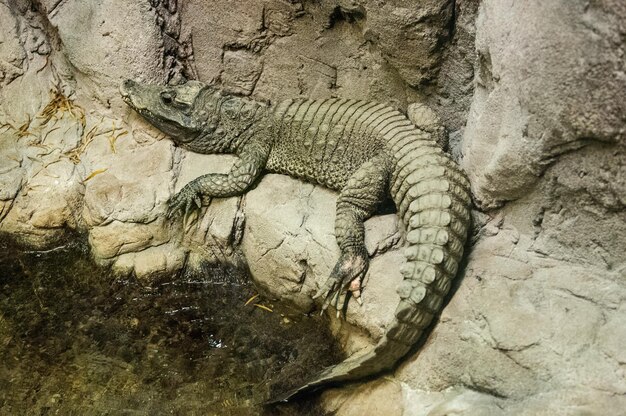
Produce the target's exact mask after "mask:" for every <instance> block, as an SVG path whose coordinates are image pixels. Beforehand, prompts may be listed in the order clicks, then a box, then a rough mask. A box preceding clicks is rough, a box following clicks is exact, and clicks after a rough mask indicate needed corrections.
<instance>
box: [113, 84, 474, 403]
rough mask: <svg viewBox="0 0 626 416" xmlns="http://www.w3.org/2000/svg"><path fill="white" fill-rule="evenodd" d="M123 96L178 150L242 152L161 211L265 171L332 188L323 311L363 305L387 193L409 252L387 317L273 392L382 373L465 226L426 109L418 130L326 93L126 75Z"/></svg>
mask: <svg viewBox="0 0 626 416" xmlns="http://www.w3.org/2000/svg"><path fill="white" fill-rule="evenodd" d="M121 93H122V96H123V98H124V100H125V101H126V102H127V103H128V104H129V105H130V106H131V107H133V108H134V109H135V110H136V111H138V112H139V113H140V114H141V115H143V116H144V117H145V118H146V119H148V121H150V122H151V123H152V124H154V125H155V126H156V127H158V128H159V129H161V130H163V131H164V132H165V133H167V134H168V135H169V136H170V137H171V139H172V140H174V141H175V142H176V143H178V144H179V145H180V146H181V147H184V148H186V149H188V150H191V151H194V152H199V153H232V154H235V155H237V156H238V157H239V159H238V161H237V162H236V163H235V164H234V166H233V168H232V169H231V171H230V172H229V173H227V174H208V175H204V176H201V177H199V178H196V179H195V180H193V181H191V182H190V183H188V184H187V185H186V186H185V187H184V188H183V189H182V190H181V191H180V192H179V193H178V194H176V196H174V197H173V199H172V200H171V201H170V204H169V215H174V214H177V213H182V214H183V215H187V214H188V213H189V212H190V211H191V210H193V209H195V208H196V207H199V206H200V204H201V200H202V197H205V198H206V197H227V196H234V195H240V194H242V193H244V192H245V191H246V190H247V189H248V188H249V187H250V185H251V184H252V183H253V182H254V181H255V180H256V179H257V178H258V177H259V176H260V175H261V174H262V173H263V172H264V171H269V172H276V173H282V174H287V175H290V176H292V177H296V178H300V179H303V180H306V181H310V182H314V183H319V184H321V185H324V186H326V187H328V188H331V189H334V190H336V191H339V198H338V200H337V215H336V220H335V234H336V238H337V243H338V245H339V248H340V250H341V255H340V257H339V260H338V261H337V264H336V266H335V267H334V269H333V271H332V272H331V275H330V277H329V278H328V280H327V281H326V283H325V284H324V285H323V286H322V287H321V288H320V290H319V291H318V292H317V294H316V295H315V297H323V298H324V300H323V305H322V309H323V310H325V309H327V308H328V307H329V306H330V305H333V306H334V308H335V309H336V310H337V314H338V315H339V311H340V310H342V309H344V308H345V306H346V302H347V301H348V299H349V297H350V296H352V297H355V298H356V299H357V300H358V301H359V302H360V298H359V296H360V291H361V280H362V279H363V277H364V276H365V273H366V272H367V268H368V262H369V258H368V255H367V251H366V249H365V244H364V227H363V221H364V220H366V219H367V218H369V217H370V216H371V215H373V214H374V212H375V211H376V208H377V207H378V205H379V204H380V203H381V202H382V201H383V200H384V199H385V197H386V196H388V195H390V196H391V197H392V199H393V200H394V202H395V204H396V207H397V208H398V215H399V216H400V218H401V219H402V220H403V223H404V226H405V229H406V235H405V239H406V248H405V255H406V258H407V262H406V264H405V265H404V266H402V268H401V273H402V275H403V277H404V280H403V282H402V284H401V285H400V287H399V288H398V293H399V295H400V299H401V300H400V303H399V304H398V307H397V309H396V312H395V319H394V321H393V322H392V323H391V324H390V325H389V326H388V328H387V331H386V333H385V335H384V336H383V337H382V339H381V340H380V341H379V342H378V344H377V345H376V346H375V347H374V349H373V350H372V351H370V352H368V353H365V354H361V355H358V356H352V357H350V358H348V359H347V360H345V361H343V362H342V363H340V364H338V365H336V366H333V367H329V368H328V369H326V370H324V371H323V372H322V373H321V374H319V375H318V376H317V377H315V378H313V379H312V380H311V381H310V382H308V383H305V384H304V385H302V386H300V387H298V388H297V389H295V390H293V391H291V392H289V393H287V394H286V395H284V396H283V397H281V398H279V399H278V400H287V399H289V398H291V397H293V396H294V395H296V394H298V393H300V392H302V391H305V390H311V389H314V388H317V387H319V386H322V385H324V384H328V383H336V382H341V381H348V380H355V379H358V378H362V377H365V376H368V375H371V374H375V373H378V372H380V371H383V370H387V369H390V368H392V367H393V366H394V365H395V364H396V362H397V361H398V360H399V359H400V358H401V357H403V356H404V355H405V354H406V353H407V352H408V351H409V350H410V349H411V347H412V346H413V345H415V343H416V342H417V341H418V340H419V338H420V337H421V336H422V335H423V333H424V330H425V329H426V328H427V327H428V325H429V324H430V322H431V321H432V319H433V317H434V316H435V315H436V314H437V313H438V312H439V310H440V308H441V305H442V303H443V299H444V297H445V296H446V294H447V293H448V290H449V289H450V285H451V282H452V279H453V278H454V276H455V274H456V272H457V268H458V264H459V262H460V261H461V257H462V255H463V247H464V244H465V239H466V234H467V229H468V226H469V204H470V189H469V183H468V181H467V179H466V177H465V175H464V173H463V172H462V171H461V170H460V169H459V167H458V166H457V165H456V164H455V163H454V162H453V161H452V160H451V159H450V158H449V157H448V156H447V155H446V154H445V153H444V152H443V151H442V150H441V148H440V147H439V146H438V145H437V144H436V143H435V139H437V140H439V139H440V137H435V138H433V137H432V135H431V133H429V132H435V131H441V129H438V128H437V126H436V123H435V122H434V120H433V118H432V117H431V116H429V114H433V113H432V111H430V112H429V110H427V109H419V112H417V113H416V114H417V115H414V121H417V122H418V123H419V125H418V126H416V125H414V124H413V123H412V122H411V121H409V120H408V119H407V118H406V117H405V116H404V115H403V114H401V113H400V112H398V111H396V110H394V109H392V108H390V107H388V106H386V105H384V104H379V103H373V102H367V101H357V100H344V99H336V98H334V99H328V100H304V99H297V100H287V101H284V102H282V103H279V104H278V105H276V106H267V105H265V104H262V103H257V102H254V101H251V100H248V99H245V98H241V97H236V96H231V95H228V94H224V93H222V92H220V91H219V90H217V89H215V88H213V87H211V86H207V85H204V84H201V83H199V82H196V81H190V82H188V83H187V84H185V85H183V86H179V87H159V86H150V85H140V84H138V83H135V82H133V81H126V82H125V83H124V84H123V85H122V87H121ZM420 125H422V126H423V127H424V129H423V130H421V129H420V128H419V127H420ZM348 294H349V295H350V296H348Z"/></svg>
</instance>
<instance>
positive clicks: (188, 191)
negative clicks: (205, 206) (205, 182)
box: [167, 183, 202, 219]
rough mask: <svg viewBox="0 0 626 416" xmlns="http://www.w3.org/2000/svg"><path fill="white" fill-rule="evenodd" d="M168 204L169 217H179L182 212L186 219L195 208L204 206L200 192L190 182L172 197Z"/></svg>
mask: <svg viewBox="0 0 626 416" xmlns="http://www.w3.org/2000/svg"><path fill="white" fill-rule="evenodd" d="M167 205H168V208H167V218H173V217H177V216H179V215H181V214H182V217H183V219H186V218H188V217H189V216H190V215H191V214H192V213H193V212H194V211H195V210H197V209H200V208H201V207H202V198H201V197H200V194H199V192H198V191H197V190H196V189H195V187H194V186H193V185H192V184H191V183H190V184H187V185H185V187H184V188H183V189H181V190H180V191H179V192H178V193H177V194H176V195H174V196H173V197H172V198H170V200H169V201H168V202H167Z"/></svg>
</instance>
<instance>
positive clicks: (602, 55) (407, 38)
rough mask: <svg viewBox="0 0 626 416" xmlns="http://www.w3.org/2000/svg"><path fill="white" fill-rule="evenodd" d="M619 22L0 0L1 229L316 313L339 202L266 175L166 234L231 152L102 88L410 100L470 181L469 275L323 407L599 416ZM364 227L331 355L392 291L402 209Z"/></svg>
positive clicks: (618, 334) (589, 9)
mask: <svg viewBox="0 0 626 416" xmlns="http://www.w3.org/2000/svg"><path fill="white" fill-rule="evenodd" d="M120 16H123V18H120ZM625 22H626V6H624V5H623V2H621V1H619V0H599V1H593V2H588V1H582V0H581V1H579V0H576V1H565V0H557V1H552V2H541V1H538V0H537V1H536V0H533V1H524V2H522V1H496V0H483V1H482V2H478V1H473V0H456V1H434V0H433V1H431V0H428V1H419V2H418V1H403V2H400V1H380V0H354V1H343V0H321V1H297V0H292V1H280V0H263V1H261V0H258V1H253V0H250V1H239V2H232V1H225V0H216V1H211V2H206V1H199V0H187V1H178V2H177V1H176V0H150V1H148V0H141V1H138V2H126V1H121V0H98V1H93V2H69V1H64V0H39V1H30V0H0V28H1V29H0V232H4V233H10V234H13V235H15V236H17V237H19V238H20V239H21V240H22V242H23V243H25V244H26V245H28V246H30V247H33V248H36V249H41V250H47V249H51V248H54V247H55V246H58V245H59V244H63V241H64V239H65V238H74V237H73V236H74V235H75V234H76V233H79V234H85V235H86V236H87V238H88V239H89V243H90V245H91V248H92V253H93V255H94V257H95V258H96V259H97V260H98V261H100V262H102V263H104V264H110V265H111V266H112V267H114V268H115V269H116V270H118V271H119V272H120V273H134V274H135V275H137V276H138V277H140V278H145V279H149V278H151V277H152V276H155V275H157V274H160V273H170V272H172V271H175V270H178V269H180V268H181V267H183V264H185V262H187V263H193V260H211V261H232V262H240V261H247V264H248V266H249V268H250V270H251V271H252V273H253V276H254V279H255V281H256V282H257V284H258V286H259V288H260V289H261V290H262V291H264V293H265V294H266V295H267V296H269V297H277V298H281V299H283V300H285V301H286V302H287V303H289V304H290V305H291V306H292V307H293V308H294V309H295V310H297V311H302V312H306V311H310V310H311V309H312V308H314V306H315V305H314V304H313V303H312V301H311V300H310V295H311V294H312V293H314V292H315V290H316V288H317V287H318V286H319V285H320V284H321V282H323V281H324V279H325V277H326V276H327V275H328V273H329V270H330V268H331V267H332V265H333V264H334V259H335V258H336V257H337V254H338V251H337V248H336V246H335V243H334V236H333V219H334V209H333V207H334V201H335V196H334V195H333V194H332V193H331V192H329V191H327V190H325V189H322V188H319V187H315V186H312V185H308V184H302V183H300V182H298V181H295V180H292V179H289V178H286V177H281V176H278V175H268V176H267V177H265V178H264V179H263V180H262V181H261V182H260V183H259V184H258V186H257V187H256V189H254V190H253V191H251V192H250V193H248V194H247V195H246V196H245V197H243V198H230V199H224V200H214V201H212V202H211V204H210V206H209V207H207V208H205V209H204V210H203V212H202V217H201V218H200V219H199V220H198V221H196V222H194V223H190V224H187V227H186V228H184V227H183V226H182V224H180V223H174V224H171V223H170V222H168V221H165V220H164V215H163V213H164V209H165V201H166V200H167V199H168V198H169V197H170V196H171V195H172V194H173V193H174V192H175V191H177V190H178V189H180V188H181V187H182V186H184V184H185V183H186V182H188V181H189V180H191V179H193V178H195V177H197V176H198V175H200V174H203V173H207V172H209V171H210V172H217V171H222V170H225V169H227V168H228V166H229V163H231V162H232V159H231V158H229V157H216V156H201V155H194V154H191V153H187V152H185V151H183V150H181V149H178V148H175V147H173V146H172V144H171V143H170V142H169V141H168V140H166V139H165V138H164V137H163V135H162V134H161V133H159V132H158V131H156V130H154V129H153V128H152V127H150V126H149V125H147V124H146V123H145V122H143V121H142V120H141V119H140V118H139V117H138V116H137V115H136V114H134V113H133V112H132V111H130V110H129V109H128V108H127V107H126V106H125V105H124V104H123V103H122V101H121V99H120V97H119V94H118V92H117V88H118V85H119V83H120V82H121V81H122V80H123V79H125V78H133V79H138V80H141V81H147V82H159V83H165V82H170V83H178V82H181V81H182V80H184V79H185V78H198V79H200V80H203V81H207V82H214V83H217V84H219V85H221V86H222V87H223V88H224V89H226V90H229V91H232V92H236V93H239V94H244V95H250V96H252V97H255V98H257V99H262V100H268V101H277V100H280V99H283V98H287V97H297V96H303V97H312V98H319V97H330V96H341V97H346V98H364V99H372V100H378V101H384V102H388V103H390V104H391V105H392V106H394V107H396V108H398V109H401V110H406V109H407V106H408V105H409V104H410V103H412V102H418V101H421V102H426V103H427V104H428V105H430V106H431V107H432V108H433V109H434V110H435V112H437V113H438V115H439V116H440V117H441V119H442V120H443V122H444V124H445V126H446V128H447V131H448V135H449V143H450V145H449V147H450V152H451V153H452V155H453V156H454V157H455V158H456V159H457V160H459V162H460V163H461V164H462V166H463V167H464V168H465V170H466V171H467V173H468V175H469V177H470V179H471V182H472V191H473V193H474V197H475V203H476V207H475V210H474V230H473V234H472V238H471V244H470V245H471V246H470V247H469V248H468V256H467V262H466V263H467V264H466V265H465V268H464V270H463V271H462V272H461V274H460V276H459V279H458V284H457V287H456V288H455V294H454V296H453V297H452V298H451V301H450V303H449V304H448V306H447V307H446V308H445V310H444V312H443V314H442V316H441V318H440V320H439V322H438V324H437V325H436V326H435V327H434V329H433V331H432V333H431V334H430V336H429V337H428V339H427V340H426V342H425V344H424V346H423V347H422V348H421V349H420V350H419V351H416V352H415V353H413V354H412V355H411V356H410V357H408V358H407V359H406V360H405V361H403V363H402V364H401V365H400V366H399V367H398V368H397V370H396V371H394V372H393V373H392V374H390V375H388V376H387V377H380V378H378V379H377V380H375V381H371V382H367V383H362V384H355V385H350V386H346V387H342V388H336V389H331V390H328V391H326V392H325V393H323V395H322V401H323V403H324V404H325V406H326V407H327V408H328V409H329V410H334V411H336V412H337V414H338V415H361V414H376V410H375V409H381V410H380V412H383V410H382V409H384V413H385V414H390V415H405V416H408V415H425V414H429V415H440V414H441V415H444V414H450V413H458V414H468V415H470V414H471V415H477V414H485V415H488V414H489V415H490V414H516V415H517V414H528V415H535V414H583V413H584V414H614V413H615V412H617V411H618V409H623V408H626V382H625V381H624V380H626V377H625V373H624V371H625V367H624V366H625V365H626V356H625V355H624V349H623V345H625V344H626V329H625V328H624V325H623V322H624V321H625V320H626V307H625V306H624V304H625V303H624V301H625V298H626V280H625V276H626V258H625V257H624V254H623V253H624V252H625V250H626V209H625V205H626V197H625V195H626V171H625V166H626V140H625V137H624V135H625V134H626V109H625V108H624V107H625V106H626V75H625V73H626V67H625V66H624V62H625V60H624V57H625V47H626V46H625V45H626V23H625ZM277 191H280V192H277ZM278 193H280V198H278V199H275V202H274V203H269V202H268V200H269V196H270V195H274V196H275V195H277V194H278ZM367 233H368V250H369V251H370V254H371V255H372V256H373V257H374V258H373V261H372V267H371V270H370V272H369V273H368V276H367V277H366V281H365V283H366V289H365V291H364V294H363V296H364V300H365V304H364V306H363V307H358V305H350V308H349V310H348V319H347V322H341V321H337V320H334V319H332V320H331V324H332V326H333V329H334V331H335V333H336V334H337V336H338V337H339V338H340V339H341V340H342V341H343V344H344V346H345V348H346V350H347V351H354V350H356V349H359V348H363V347H364V346H366V345H368V344H371V343H372V342H373V341H374V340H376V339H377V338H378V337H380V335H381V333H382V332H383V331H384V327H385V325H386V323H387V322H388V321H389V320H390V319H391V316H392V314H393V310H394V309H395V304H396V302H397V299H398V298H397V295H396V294H395V283H396V282H397V281H398V280H399V279H400V275H399V273H398V272H397V270H398V269H399V268H400V266H401V264H402V262H403V259H402V256H401V255H399V252H398V250H397V243H398V241H399V238H400V235H399V234H398V232H397V226H396V220H395V217H394V216H393V215H384V216H380V217H377V218H374V219H372V220H370V221H368V223H367ZM189 260H192V261H191V262H190V261H189ZM376 406H378V407H376Z"/></svg>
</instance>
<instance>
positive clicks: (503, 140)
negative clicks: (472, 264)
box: [463, 1, 626, 207]
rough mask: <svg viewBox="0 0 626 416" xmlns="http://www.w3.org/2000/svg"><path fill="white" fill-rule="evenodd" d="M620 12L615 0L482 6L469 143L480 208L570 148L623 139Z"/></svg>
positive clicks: (529, 182) (466, 149)
mask: <svg viewBox="0 0 626 416" xmlns="http://www.w3.org/2000/svg"><path fill="white" fill-rule="evenodd" d="M557 17H558V18H557ZM624 19H626V11H625V10H624V8H623V7H622V6H621V5H620V6H618V2H606V3H605V4H603V5H600V4H598V5H588V4H587V3H586V2H584V1H575V2H566V1H557V2H550V3H546V2H539V1H533V2H525V3H523V4H522V3H519V4H515V5H513V6H511V5H510V4H505V3H502V2H497V1H489V2H486V3H484V4H483V7H482V8H481V13H480V15H479V18H478V19H477V26H478V27H477V34H476V48H477V51H478V54H479V59H478V64H477V68H476V72H477V78H476V92H475V94H474V98H473V102H472V107H471V110H470V117H469V121H468V124H467V129H466V133H465V138H464V146H463V153H464V154H465V158H464V166H465V168H466V169H467V170H468V173H469V175H470V178H471V180H472V184H473V190H474V194H475V195H476V197H477V199H478V201H479V202H480V204H481V205H482V206H485V207H494V206H497V205H498V204H501V203H502V202H503V201H508V200H512V199H516V198H519V197H521V196H522V195H524V194H525V193H526V192H527V191H528V189H529V188H530V187H532V186H533V185H534V184H535V183H536V182H537V179H538V178H539V177H540V176H541V174H542V173H543V172H544V171H545V169H546V168H547V167H548V166H550V165H551V164H552V163H554V161H556V160H558V159H559V157H560V156H561V155H563V154H565V153H569V152H576V151H579V149H582V148H584V147H586V146H588V145H589V144H592V143H597V144H603V143H604V144H617V143H622V145H623V143H624V138H625V136H624V135H625V130H624V114H626V108H624V105H623V103H624V102H626V96H625V94H626V92H625V91H626V78H625V77H624V76H623V75H622V74H623V71H622V70H623V68H622V62H623V53H624V44H623V41H620V40H619V39H620V36H621V35H620V33H623V29H624V28H623V23H622V22H623V21H624ZM529 22H532V24H529ZM520 51H524V53H520ZM620 68H621V69H620Z"/></svg>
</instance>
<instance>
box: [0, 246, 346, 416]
mask: <svg viewBox="0 0 626 416" xmlns="http://www.w3.org/2000/svg"><path fill="white" fill-rule="evenodd" d="M255 294H256V292H255V289H254V287H253V286H252V285H251V284H250V282H249V279H248V276H247V275H246V274H245V273H242V272H241V271H239V270H234V269H229V268H227V267H205V268H204V269H203V270H202V271H199V272H195V273H180V274H178V275H173V276H168V277H166V278H163V279H162V280H160V281H159V282H156V283H153V284H151V285H150V286H145V285H142V284H140V282H137V281H136V280H135V279H133V278H132V277H128V278H124V279H120V278H116V277H114V276H113V275H112V274H111V273H109V272H108V271H107V270H105V269H101V268H98V267H96V266H95V265H94V264H93V263H92V262H91V261H90V260H89V255H88V252H87V250H86V249H85V247H84V245H81V244H79V243H74V244H69V245H66V246H63V247H61V248H59V249H56V250H52V251H50V252H46V253H42V252H26V251H24V250H18V249H17V248H16V247H15V245H14V244H12V243H11V242H10V241H8V239H7V238H6V237H2V236H0V415H21V414H33V415H57V414H58V415H172V414H173V415H227V416H230V415H233V416H236V415H246V416H247V415H300V414H302V415H322V414H323V412H322V411H321V410H319V408H318V406H317V403H316V400H317V399H316V397H315V396H314V395H313V396H311V397H309V398H304V399H302V400H300V401H298V402H296V403H294V404H287V405H281V406H274V407H267V406H262V405H261V404H260V403H262V402H263V401H264V400H266V399H267V398H268V397H271V395H272V394H274V393H277V392H280V391H285V390H286V389H287V388H289V387H293V386H295V385H297V384H298V381H299V380H303V379H306V378H307V377H309V376H311V375H313V374H315V373H316V372H317V371H319V370H320V369H321V368H323V367H325V366H327V365H330V364H332V363H335V362H338V361H341V358H342V357H340V356H339V355H338V353H337V351H338V348H337V347H336V346H335V345H333V341H332V337H331V336H330V334H329V333H328V330H327V325H326V323H325V322H323V321H322V320H321V319H317V318H315V319H314V318H308V317H304V316H301V317H293V316H291V317H287V316H283V315H282V314H281V313H280V309H279V305H276V304H271V303H270V302H268V301H267V300H264V299H262V298H261V297H257V298H255V299H254V300H253V301H252V302H250V303H249V304H248V305H245V303H246V301H247V300H248V299H250V298H251V297H252V296H253V295H255ZM254 303H257V304H259V305H262V306H265V307H268V308H270V309H272V310H273V311H272V312H269V311H267V310H265V309H263V308H261V307H258V306H254V305H253V304H254Z"/></svg>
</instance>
